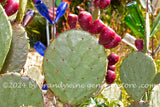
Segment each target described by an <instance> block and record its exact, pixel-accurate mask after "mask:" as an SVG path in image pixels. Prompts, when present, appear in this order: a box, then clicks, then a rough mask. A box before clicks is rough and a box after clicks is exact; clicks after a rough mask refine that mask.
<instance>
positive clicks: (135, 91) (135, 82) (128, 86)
mask: <svg viewBox="0 0 160 107" xmlns="http://www.w3.org/2000/svg"><path fill="white" fill-rule="evenodd" d="M155 73H156V66H155V63H154V61H153V59H152V58H151V57H150V56H148V55H147V54H144V53H142V52H132V53H130V54H128V55H127V56H126V57H125V58H124V60H123V62H122V64H121V68H120V79H121V82H122V85H123V87H124V88H125V90H126V91H127V93H128V94H129V95H130V96H131V97H132V98H133V99H134V100H135V101H139V100H140V99H141V97H142V96H143V95H144V93H145V91H146V90H147V89H148V88H149V86H150V84H151V82H152V81H153V79H154V76H155Z"/></svg>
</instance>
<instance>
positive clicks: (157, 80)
mask: <svg viewBox="0 0 160 107" xmlns="http://www.w3.org/2000/svg"><path fill="white" fill-rule="evenodd" d="M153 84H160V72H158V73H157V74H156V76H155V77H154V80H153Z"/></svg>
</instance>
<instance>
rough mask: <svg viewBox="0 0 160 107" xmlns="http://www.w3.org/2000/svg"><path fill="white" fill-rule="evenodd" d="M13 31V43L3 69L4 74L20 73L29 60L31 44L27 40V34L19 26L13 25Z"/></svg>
mask: <svg viewBox="0 0 160 107" xmlns="http://www.w3.org/2000/svg"><path fill="white" fill-rule="evenodd" d="M12 29H13V35H12V43H11V47H10V50H9V52H8V55H7V58H6V60H5V63H4V66H3V68H2V71H3V72H4V71H5V72H6V71H9V72H12V71H17V72H20V71H21V69H22V68H23V66H24V64H25V62H26V59H27V54H28V48H29V44H28V40H27V39H26V32H25V30H24V28H23V27H21V25H18V24H15V25H13V26H12Z"/></svg>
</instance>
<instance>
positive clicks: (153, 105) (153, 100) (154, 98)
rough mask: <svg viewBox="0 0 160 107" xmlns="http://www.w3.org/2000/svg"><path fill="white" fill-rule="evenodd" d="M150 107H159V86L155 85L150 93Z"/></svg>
mask: <svg viewBox="0 0 160 107" xmlns="http://www.w3.org/2000/svg"><path fill="white" fill-rule="evenodd" d="M150 107H160V84H158V85H156V86H155V87H154V88H153V89H152V91H151V97H150Z"/></svg>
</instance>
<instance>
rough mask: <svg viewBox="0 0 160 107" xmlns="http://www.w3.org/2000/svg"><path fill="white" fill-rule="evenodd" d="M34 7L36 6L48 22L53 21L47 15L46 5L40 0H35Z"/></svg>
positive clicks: (51, 22)
mask: <svg viewBox="0 0 160 107" xmlns="http://www.w3.org/2000/svg"><path fill="white" fill-rule="evenodd" d="M35 7H36V8H37V10H38V12H39V13H40V14H41V15H42V16H43V17H45V18H46V19H47V20H48V21H49V23H50V24H53V21H52V19H51V17H50V16H49V11H48V8H47V6H46V5H45V4H44V3H43V2H42V1H41V0H37V2H36V3H35Z"/></svg>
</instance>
